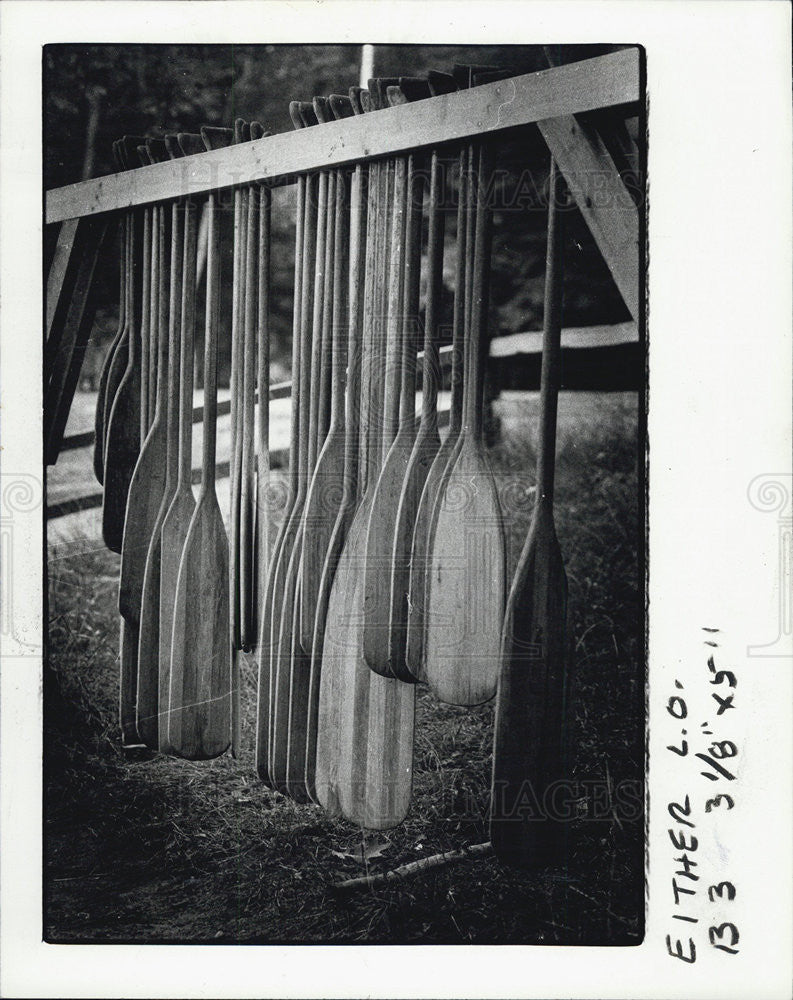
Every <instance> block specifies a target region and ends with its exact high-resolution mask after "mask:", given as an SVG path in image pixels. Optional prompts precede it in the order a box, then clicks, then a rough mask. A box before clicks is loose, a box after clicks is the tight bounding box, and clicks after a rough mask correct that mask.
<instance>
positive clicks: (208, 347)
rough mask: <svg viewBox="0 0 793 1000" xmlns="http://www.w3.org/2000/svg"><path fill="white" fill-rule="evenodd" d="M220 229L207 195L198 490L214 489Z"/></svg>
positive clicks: (210, 198)
mask: <svg viewBox="0 0 793 1000" xmlns="http://www.w3.org/2000/svg"><path fill="white" fill-rule="evenodd" d="M219 237H220V232H219V227H218V214H217V203H216V200H215V195H214V194H210V196H209V198H208V199H207V279H206V280H207V286H206V312H205V324H204V325H205V331H206V332H205V335H204V342H205V343H204V455H203V464H202V468H201V493H202V495H206V494H208V493H210V492H214V490H215V449H216V443H217V414H218V325H219V322H220V238H219Z"/></svg>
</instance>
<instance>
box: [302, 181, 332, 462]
mask: <svg viewBox="0 0 793 1000" xmlns="http://www.w3.org/2000/svg"><path fill="white" fill-rule="evenodd" d="M329 179H330V178H329V177H328V172H327V171H325V170H323V171H322V172H321V173H320V175H319V179H318V182H317V183H318V188H319V197H318V199H317V210H316V247H315V251H314V311H313V316H312V322H311V374H310V376H309V380H308V383H306V382H304V383H303V384H302V386H301V389H302V391H303V392H306V391H308V393H309V398H310V403H311V405H310V407H309V417H308V444H307V454H306V457H305V459H304V463H305V464H304V471H305V472H307V473H309V474H310V472H311V470H312V469H313V467H314V464H315V462H316V459H317V439H318V437H319V434H318V424H319V397H320V382H321V381H322V371H323V368H326V369H327V368H329V367H330V351H329V347H330V344H329V343H327V344H326V343H325V338H324V336H323V334H324V332H325V331H324V324H323V319H324V303H325V264H326V253H325V248H326V242H327V236H328V193H329V187H330V185H329ZM326 355H327V357H326Z"/></svg>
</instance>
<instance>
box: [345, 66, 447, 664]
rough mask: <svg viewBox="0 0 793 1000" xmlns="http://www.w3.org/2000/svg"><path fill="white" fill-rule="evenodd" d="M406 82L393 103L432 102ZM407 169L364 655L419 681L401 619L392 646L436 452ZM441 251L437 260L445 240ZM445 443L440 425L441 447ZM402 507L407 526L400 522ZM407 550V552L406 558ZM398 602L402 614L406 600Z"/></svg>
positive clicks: (418, 210) (419, 191)
mask: <svg viewBox="0 0 793 1000" xmlns="http://www.w3.org/2000/svg"><path fill="white" fill-rule="evenodd" d="M401 83H402V84H404V89H402V88H401V87H389V88H388V97H389V100H390V102H391V103H392V104H396V103H405V102H406V101H407V100H422V99H424V98H426V97H429V96H430V91H429V86H428V84H427V81H426V80H420V79H415V78H402V80H401ZM407 164H408V167H407V177H408V180H407V190H408V214H407V224H406V232H405V246H406V258H405V280H404V287H403V305H402V309H401V316H400V322H401V323H402V355H401V395H400V423H399V431H398V433H397V435H396V438H395V439H394V441H393V444H392V445H391V447H390V450H389V451H388V454H387V456H386V459H385V463H384V465H383V470H382V472H381V474H380V477H379V479H378V482H377V486H376V493H375V498H374V502H373V506H372V513H371V516H370V520H369V527H368V534H367V549H366V569H365V577H364V588H365V593H364V607H365V617H364V636H363V649H364V658H365V659H366V662H367V663H368V664H369V666H370V667H371V668H372V669H373V670H375V671H376V672H377V673H379V674H382V675H383V676H397V677H400V678H402V679H403V680H409V681H411V682H412V680H413V678H412V676H411V675H410V674H409V673H408V671H407V669H406V668H405V666H404V627H400V626H399V622H398V618H397V621H396V625H397V628H398V630H399V631H401V632H402V640H401V642H399V641H398V640H397V641H396V642H395V645H396V646H397V647H398V646H401V647H402V651H401V653H398V654H397V659H396V660H394V659H393V657H392V653H393V652H394V649H393V647H392V641H391V624H392V607H393V604H394V597H393V591H392V586H393V578H394V572H395V568H396V564H397V563H399V567H400V570H401V569H402V568H403V567H404V568H405V570H406V569H407V561H408V558H409V545H410V530H411V529H412V527H413V516H414V513H415V507H416V503H417V501H418V497H417V496H416V499H415V501H410V500H407V501H406V503H405V504H404V505H402V500H403V498H404V497H405V493H406V491H408V492H410V493H414V492H416V489H415V486H414V482H415V476H416V474H417V462H418V458H417V457H416V458H414V456H417V455H421V454H422V451H423V449H424V446H425V445H427V446H428V442H429V438H428V437H427V435H426V434H425V435H424V436H423V439H422V442H421V443H420V444H419V449H420V450H419V452H418V453H417V452H416V425H415V394H416V350H417V343H416V333H417V331H418V328H419V317H418V311H419V287H420V268H421V229H422V202H423V195H424V171H423V164H422V163H421V162H420V161H418V160H417V159H416V158H415V157H414V155H413V154H411V155H410V156H409V157H408V160H407ZM436 166H437V164H436ZM436 173H437V170H436ZM431 214H434V215H435V216H437V214H438V213H437V198H436V202H435V204H434V207H431ZM433 253H434V255H435V256H436V257H437V255H438V245H437V234H436V236H435V244H434V247H433ZM432 266H435V264H433V265H432ZM433 377H434V375H433ZM431 399H432V397H431ZM432 406H433V410H434V399H432ZM425 408H426V407H425ZM425 431H426V432H427V433H429V425H428V424H425ZM437 438H438V434H437V421H436V428H435V439H436V449H437V443H438V442H437ZM433 453H434V452H433ZM430 458H431V455H430ZM395 500H396V502H395ZM401 507H402V520H401V522H400V508H401ZM405 507H410V512H409V513H408V512H406V510H405V509H404V508H405ZM403 550H407V551H406V552H404V553H403ZM398 586H399V587H400V596H401V594H402V593H403V592H404V591H406V590H407V581H406V580H405V582H404V583H402V581H401V580H400V581H399V582H398ZM398 603H399V606H400V610H401V604H402V601H399V602H398ZM395 639H396V637H395Z"/></svg>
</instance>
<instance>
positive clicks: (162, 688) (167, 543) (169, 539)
mask: <svg viewBox="0 0 793 1000" xmlns="http://www.w3.org/2000/svg"><path fill="white" fill-rule="evenodd" d="M195 507H196V502H195V497H194V496H193V491H192V490H190V489H189V488H188V489H187V490H186V489H180V490H179V491H178V492H177V494H176V496H175V497H174V498H173V501H172V503H171V506H170V507H169V509H168V513H167V514H166V515H165V520H164V521H163V523H162V532H161V543H160V544H161V554H160V624H159V634H160V644H159V716H160V718H159V734H160V751H161V752H162V753H170V749H171V748H170V744H169V743H168V712H169V702H170V689H171V641H172V637H173V615H174V603H175V601H176V588H177V582H178V579H179V564H180V562H181V559H182V550H183V549H184V543H185V541H186V539H187V531H188V529H189V527H190V521H191V519H192V517H193V513H194V512H195Z"/></svg>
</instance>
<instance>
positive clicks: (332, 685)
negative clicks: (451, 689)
mask: <svg viewBox="0 0 793 1000" xmlns="http://www.w3.org/2000/svg"><path fill="white" fill-rule="evenodd" d="M371 497H372V493H370V494H369V498H368V501H367V500H366V499H365V500H364V503H363V504H362V505H361V507H360V508H359V510H358V512H357V513H356V516H355V519H354V520H353V524H352V525H351V527H350V532H349V534H348V536H347V543H346V545H345V547H344V551H343V553H342V556H341V560H340V562H339V566H338V568H337V571H336V576H335V579H334V581H333V587H332V590H331V596H330V601H329V605H328V614H327V623H326V627H325V636H324V642H323V654H322V673H321V678H320V700H319V712H318V734H317V758H316V793H317V798H318V799H319V801H320V803H321V805H322V806H323V807H324V808H325V809H326V810H327V811H328V812H329V813H330V814H331V815H338V814H339V813H341V814H342V815H344V816H345V817H346V818H347V819H348V820H350V821H351V822H353V823H356V824H357V825H359V826H364V827H366V828H368V829H378V830H385V829H390V828H391V827H394V826H397V825H398V824H399V823H401V822H402V820H403V819H404V818H405V816H406V815H407V811H408V808H409V805H410V796H411V791H412V761H413V725H414V714H415V688H414V686H413V685H411V684H404V683H402V681H397V680H394V679H393V678H385V677H380V676H379V675H378V674H375V673H374V672H373V671H372V670H370V669H369V667H368V666H367V665H366V662H365V661H364V659H363V656H362V632H361V624H362V614H363V574H362V572H361V569H362V558H363V553H364V552H365V543H366V531H365V526H366V523H367V521H368V516H369V514H370V510H371Z"/></svg>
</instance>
